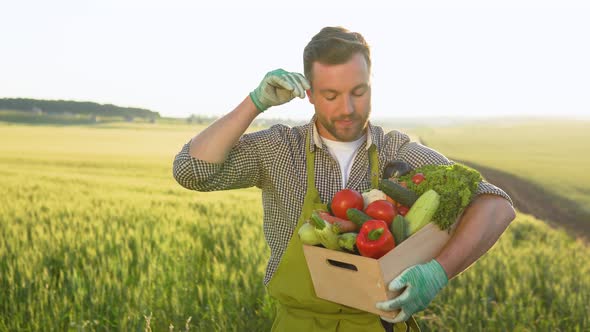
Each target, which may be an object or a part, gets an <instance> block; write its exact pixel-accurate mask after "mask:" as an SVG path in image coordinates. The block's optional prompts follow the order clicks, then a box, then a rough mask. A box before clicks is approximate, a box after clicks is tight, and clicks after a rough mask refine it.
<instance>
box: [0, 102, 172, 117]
mask: <svg viewBox="0 0 590 332" xmlns="http://www.w3.org/2000/svg"><path fill="white" fill-rule="evenodd" d="M2 109H4V110H12V111H28V112H42V113H47V114H63V113H71V114H84V115H96V116H105V117H127V118H129V117H133V118H148V119H156V118H160V113H158V112H154V111H150V110H148V109H144V108H136V107H121V106H116V105H112V104H98V103H94V102H89V101H72V100H39V99H27V98H0V110H2Z"/></svg>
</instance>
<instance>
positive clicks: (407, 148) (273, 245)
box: [174, 118, 512, 284]
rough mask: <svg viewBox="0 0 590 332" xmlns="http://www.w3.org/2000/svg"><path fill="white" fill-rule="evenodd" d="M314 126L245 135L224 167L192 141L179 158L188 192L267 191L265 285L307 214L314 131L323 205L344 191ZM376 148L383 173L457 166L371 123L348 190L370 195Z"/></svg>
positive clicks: (177, 171) (178, 170) (482, 187)
mask: <svg viewBox="0 0 590 332" xmlns="http://www.w3.org/2000/svg"><path fill="white" fill-rule="evenodd" d="M314 123H315V118H313V119H312V121H311V122H310V123H308V124H306V125H303V126H298V127H293V128H290V127H287V126H284V125H274V126H272V127H271V128H269V129H266V130H262V131H258V132H254V133H249V134H245V135H243V136H242V137H241V138H240V140H239V141H238V142H237V143H236V145H235V146H234V147H233V148H232V149H231V151H230V153H229V155H228V157H227V159H226V160H225V162H223V163H221V164H214V163H209V162H206V161H202V160H198V159H195V158H193V157H192V156H191V155H190V154H189V147H190V142H189V143H187V144H185V145H184V146H183V148H182V150H181V151H180V152H179V153H178V155H177V156H176V158H175V160H174V177H175V178H176V181H178V183H180V184H181V185H182V186H183V187H185V188H188V189H192V190H198V191H214V190H227V189H237V188H246V187H252V186H256V187H258V188H260V189H262V204H263V208H264V222H263V229H264V236H265V238H266V241H267V243H268V245H269V247H270V250H271V255H270V261H269V262H268V265H267V268H266V275H265V277H264V283H265V284H268V282H269V281H270V279H271V277H272V276H273V274H274V272H275V271H276V270H277V267H278V265H279V262H280V260H281V257H282V255H283V253H284V252H285V250H286V248H287V244H288V243H289V240H290V238H291V235H292V234H293V231H294V229H295V227H296V225H297V221H298V219H299V215H300V213H301V210H302V206H303V199H304V196H305V188H307V178H306V164H305V137H306V134H307V133H308V131H310V130H311V131H312V142H313V143H312V144H311V146H310V147H309V149H311V150H312V151H314V152H315V153H316V158H315V179H316V186H317V189H318V191H319V193H320V197H321V199H322V201H323V202H324V203H327V202H328V201H329V200H330V198H331V197H333V196H334V194H335V193H336V192H337V191H339V190H341V189H342V188H341V186H342V179H341V172H340V166H339V164H338V162H337V161H335V160H334V158H333V157H332V156H331V155H330V153H329V151H328V149H327V147H326V146H325V144H324V143H323V142H322V140H321V138H320V136H319V135H318V132H317V128H316V126H315V125H314ZM371 144H375V145H376V147H377V151H378V154H379V167H380V174H382V173H383V169H384V168H385V165H386V164H387V162H389V161H391V160H394V159H401V160H405V161H406V162H408V163H409V164H410V165H411V166H412V167H413V168H417V167H420V166H423V165H426V164H442V165H449V164H452V161H450V160H449V159H447V158H446V157H444V156H443V155H441V154H440V153H438V152H436V151H435V150H432V149H430V148H428V147H426V146H423V145H421V144H419V143H416V142H411V141H410V138H409V137H408V135H406V134H404V133H401V132H399V131H391V132H389V133H384V132H383V129H382V128H381V127H378V126H373V125H371V124H369V127H368V131H367V140H366V141H365V142H364V143H363V144H362V145H361V146H360V147H359V149H358V151H357V155H356V157H355V159H354V162H353V165H352V170H351V172H350V176H349V179H348V183H347V187H348V188H351V189H355V190H358V191H364V190H366V189H369V188H370V187H371V179H370V173H369V155H368V149H369V147H370V146H371ZM484 193H485V194H493V195H499V196H502V197H504V198H506V199H507V200H508V201H510V203H512V201H511V199H510V197H509V196H508V195H507V194H506V193H505V192H504V191H503V190H502V189H500V188H498V187H496V186H494V185H492V184H490V183H487V182H483V181H482V182H481V183H480V184H479V186H478V190H477V194H484Z"/></svg>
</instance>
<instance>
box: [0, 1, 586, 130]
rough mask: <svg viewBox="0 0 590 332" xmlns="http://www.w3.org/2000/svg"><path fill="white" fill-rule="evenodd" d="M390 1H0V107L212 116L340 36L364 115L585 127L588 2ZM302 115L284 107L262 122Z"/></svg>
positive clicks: (295, 104)
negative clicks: (353, 44) (362, 55)
mask: <svg viewBox="0 0 590 332" xmlns="http://www.w3.org/2000/svg"><path fill="white" fill-rule="evenodd" d="M206 2H210V3H209V4H206ZM390 2H392V3H391V4H385V3H386V1H369V0H365V1H350V0H340V1H331V0H327V1H319V0H301V1H289V2H288V1H263V0H259V1H258V0H252V1H233V2H231V1H196V0H195V1H178V0H166V1H155V0H154V1H150V0H142V1H136V0H133V1H124V0H100V1H87V0H52V1H30V0H21V1H2V2H0V45H1V48H0V98H38V99H64V100H78V101H94V102H97V103H103V104H106V103H111V104H115V105H119V106H127V107H141V108H147V109H150V110H153V111H157V112H159V113H160V114H161V115H162V116H170V117H186V116H189V115H190V114H201V115H211V116H221V115H223V114H225V113H228V112H229V111H231V110H232V109H233V108H234V107H235V106H237V105H238V104H239V103H240V102H241V101H242V100H243V99H244V98H245V97H246V96H247V94H248V93H249V92H250V91H252V90H253V89H255V88H256V87H257V86H258V84H259V82H260V81H261V79H262V78H263V77H264V75H265V74H266V73H267V72H268V71H271V70H273V69H277V68H283V69H285V70H288V71H294V72H303V62H302V53H303V48H304V47H305V45H306V44H307V42H308V41H309V40H310V39H311V37H312V36H313V35H314V34H316V33H317V32H318V31H319V30H320V29H321V28H322V27H325V26H343V27H345V28H347V29H350V30H352V31H357V32H360V33H361V34H363V36H364V37H365V38H366V40H367V41H368V42H369V44H370V45H371V52H372V57H373V68H372V78H371V79H372V81H371V84H372V93H373V107H372V116H373V117H377V118H385V117H412V118H415V117H464V116H469V117H504V116H534V117H542V116H554V117H575V118H587V117H589V116H590V61H589V60H588V59H590V42H589V41H590V20H589V19H588V17H590V4H586V3H585V2H584V1H577V0H556V1H525V0H512V1H504V0H496V1H477V2H476V1H452V0H451V1H420V2H418V1H412V2H410V1H390ZM213 3H215V4H213ZM371 3H382V4H381V5H377V4H371ZM312 114H313V106H312V105H311V104H309V102H307V101H306V100H300V99H297V100H294V101H292V102H290V103H288V104H286V105H284V106H280V107H274V108H271V109H270V110H269V111H267V112H265V114H264V115H263V117H272V118H289V119H307V118H309V117H310V116H311V115H312Z"/></svg>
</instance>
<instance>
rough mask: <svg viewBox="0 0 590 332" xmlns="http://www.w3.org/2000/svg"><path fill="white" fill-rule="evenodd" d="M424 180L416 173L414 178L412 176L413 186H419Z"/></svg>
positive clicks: (420, 174)
mask: <svg viewBox="0 0 590 332" xmlns="http://www.w3.org/2000/svg"><path fill="white" fill-rule="evenodd" d="M424 179H425V177H424V174H422V173H416V174H414V176H412V182H414V184H420V183H421V182H422V181H424Z"/></svg>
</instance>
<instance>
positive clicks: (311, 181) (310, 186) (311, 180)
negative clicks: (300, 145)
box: [305, 130, 317, 193]
mask: <svg viewBox="0 0 590 332" xmlns="http://www.w3.org/2000/svg"><path fill="white" fill-rule="evenodd" d="M305 160H306V163H307V192H308V193H309V192H311V191H312V190H313V191H316V192H317V188H316V187H315V153H314V152H312V151H311V130H310V131H308V133H307V135H306V138H305Z"/></svg>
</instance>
